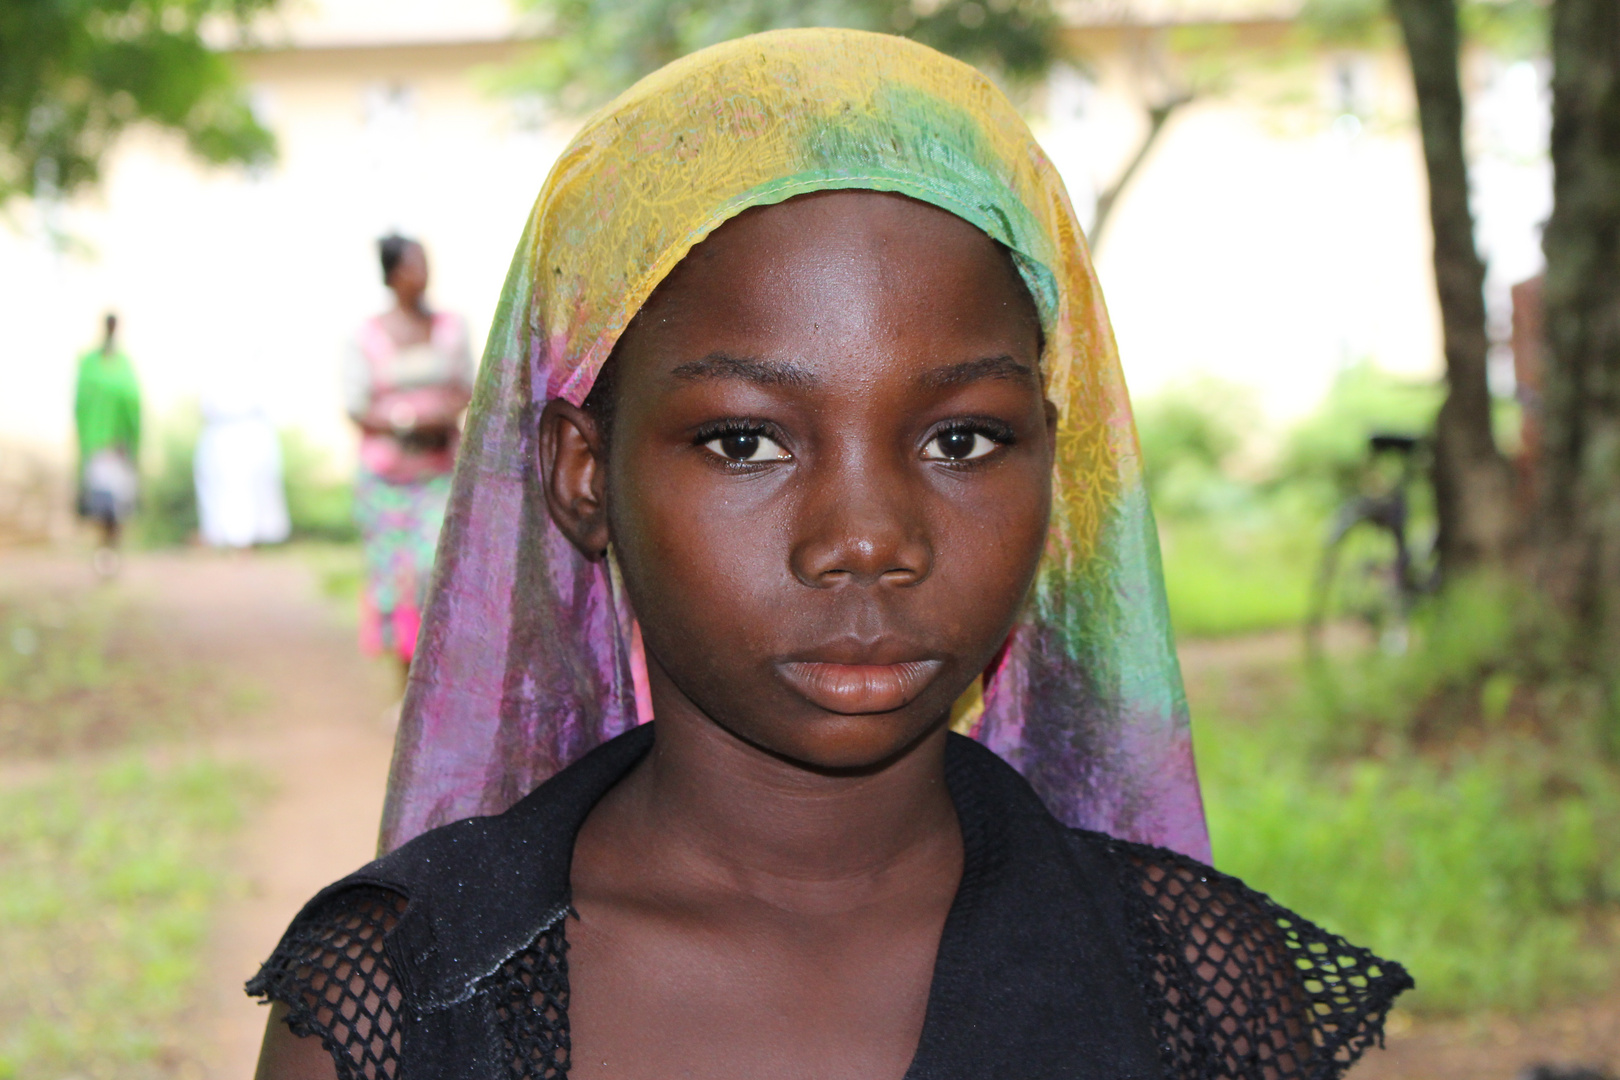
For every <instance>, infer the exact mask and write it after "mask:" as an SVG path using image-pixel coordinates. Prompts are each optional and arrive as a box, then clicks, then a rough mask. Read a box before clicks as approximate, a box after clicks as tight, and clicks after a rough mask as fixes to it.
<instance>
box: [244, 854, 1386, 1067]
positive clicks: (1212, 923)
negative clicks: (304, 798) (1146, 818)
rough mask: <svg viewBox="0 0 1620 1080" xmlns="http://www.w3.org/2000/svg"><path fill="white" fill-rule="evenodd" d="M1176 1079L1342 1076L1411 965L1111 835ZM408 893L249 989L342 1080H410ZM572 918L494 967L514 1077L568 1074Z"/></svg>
mask: <svg viewBox="0 0 1620 1080" xmlns="http://www.w3.org/2000/svg"><path fill="white" fill-rule="evenodd" d="M1107 850H1108V852H1109V854H1110V855H1111V856H1112V858H1113V860H1114V862H1115V865H1116V867H1117V868H1118V870H1119V873H1120V878H1121V884H1122V885H1123V887H1124V891H1125V895H1126V897H1127V905H1126V906H1127V911H1128V922H1129V925H1130V928H1131V936H1132V939H1133V945H1134V946H1135V952H1136V954H1137V956H1138V958H1139V962H1138V967H1139V971H1138V975H1139V976H1140V978H1141V980H1142V984H1143V989H1144V991H1145V997H1146V999H1147V1001H1148V1002H1149V1011H1150V1014H1151V1015H1150V1020H1151V1022H1152V1025H1153V1028H1154V1031H1155V1034H1156V1035H1157V1037H1158V1040H1159V1044H1160V1051H1161V1054H1162V1057H1163V1061H1164V1068H1165V1075H1166V1077H1167V1078H1169V1080H1334V1078H1336V1077H1338V1076H1340V1075H1342V1074H1343V1072H1344V1071H1345V1070H1346V1069H1348V1068H1349V1067H1350V1065H1351V1063H1353V1062H1354V1061H1355V1060H1356V1058H1358V1057H1359V1056H1360V1055H1361V1053H1362V1052H1363V1051H1364V1050H1366V1049H1367V1048H1368V1047H1369V1046H1371V1045H1373V1044H1374V1043H1375V1042H1377V1041H1379V1040H1380V1039H1381V1038H1382V1031H1383V1023H1384V1017H1385V1015H1386V1013H1387V1012H1388V1011H1389V1007H1390V1004H1391V1003H1392V1002H1393V1001H1394V999H1395V997H1396V995H1398V994H1399V993H1401V991H1403V990H1405V989H1407V988H1408V987H1410V986H1411V985H1412V980H1411V978H1410V977H1409V976H1408V975H1407V974H1406V971H1405V970H1404V969H1403V968H1402V967H1401V966H1400V965H1399V964H1396V963H1393V962H1390V961H1387V960H1380V959H1379V958H1377V957H1376V956H1374V955H1373V954H1372V953H1370V952H1368V951H1367V950H1365V949H1361V948H1358V947H1356V946H1354V945H1351V944H1349V943H1348V942H1346V941H1345V940H1344V939H1343V938H1340V937H1337V936H1335V935H1333V934H1329V933H1327V932H1326V931H1324V930H1321V929H1320V928H1318V927H1315V926H1312V925H1311V924H1310V923H1307V922H1305V921H1304V920H1302V919H1300V918H1299V917H1298V916H1296V915H1294V914H1293V913H1292V912H1289V911H1288V910H1286V909H1285V908H1282V907H1280V906H1278V905H1277V904H1275V903H1273V902H1272V901H1271V900H1270V899H1269V898H1267V897H1265V896H1264V895H1262V894H1260V893H1257V892H1255V891H1254V890H1252V889H1250V888H1249V887H1247V886H1246V885H1244V884H1243V883H1242V882H1241V881H1238V880H1237V879H1236V878H1231V877H1228V876H1226V875H1224V874H1220V873H1217V872H1215V871H1213V870H1211V869H1209V868H1208V867H1206V866H1203V865H1202V864H1200V863H1197V862H1194V861H1192V860H1191V859H1187V858H1185V857H1183V856H1180V855H1177V854H1175V853H1173V852H1170V851H1165V850H1163V849H1160V848H1151V847H1144V846H1141V845H1137V844H1128V843H1124V842H1120V841H1109V842H1108V844H1107ZM404 909H405V900H404V898H403V897H402V896H400V895H398V894H397V893H392V892H388V891H385V890H380V889H370V888H356V889H353V890H349V891H347V892H343V893H340V894H338V895H337V896H335V897H333V898H332V901H331V902H330V903H329V904H327V905H325V906H324V907H323V908H322V909H321V910H319V911H316V912H314V913H311V914H309V915H307V916H306V917H304V918H301V919H300V920H299V921H298V922H296V923H294V925H293V926H292V928H291V929H290V930H289V931H288V932H287V936H286V937H285V938H284V939H283V940H282V943H281V945H280V946H279V947H278V948H277V949H276V952H275V954H274V955H273V956H272V957H271V958H270V960H269V961H267V962H266V963H265V965H264V968H263V969H262V970H261V971H260V972H259V974H258V975H257V976H255V977H254V979H253V980H252V982H250V983H249V984H248V992H249V993H250V994H253V995H255V996H261V997H267V998H270V999H272V1000H275V1001H280V1002H283V1003H284V1004H286V1005H287V1006H288V1010H289V1011H288V1015H287V1023H288V1025H289V1026H290V1027H291V1028H292V1030H293V1031H294V1032H295V1033H297V1034H299V1035H314V1036H317V1037H319V1038H320V1039H321V1041H322V1043H323V1044H324V1045H325V1046H326V1048H327V1049H328V1050H329V1051H330V1052H331V1054H332V1060H333V1062H334V1063H335V1064H336V1066H337V1075H338V1077H339V1080H398V1078H399V1077H400V1024H401V1019H402V1013H403V1009H402V1007H401V1000H400V994H399V991H398V990H397V989H395V988H394V987H393V986H392V982H391V978H390V969H389V964H388V959H387V955H386V953H385V952H384V950H383V941H384V938H385V937H386V936H387V934H388V932H389V931H390V930H391V929H392V928H393V926H394V925H395V923H397V922H398V919H399V915H400V913H401V912H403V911H404ZM565 926H566V920H559V921H558V922H557V923H555V924H553V925H552V926H551V927H549V928H548V929H546V930H544V931H542V932H541V933H540V935H539V936H538V937H536V938H535V940H534V941H533V942H532V943H531V944H530V945H529V946H528V948H526V949H524V950H522V951H521V952H519V953H517V954H515V955H514V956H512V957H511V958H510V959H509V960H507V962H506V963H505V964H504V965H502V967H501V968H500V969H499V970H498V971H496V972H494V973H493V974H491V975H490V976H489V977H488V978H487V979H486V980H485V981H484V984H483V985H482V986H480V988H479V993H480V994H482V995H485V996H486V998H487V1000H488V1001H489V1002H490V1005H491V1007H492V1008H493V1010H494V1014H495V1019H496V1024H497V1028H498V1030H499V1031H500V1033H501V1037H502V1039H503V1042H504V1046H505V1050H506V1059H507V1061H508V1063H509V1064H510V1076H511V1078H512V1080H562V1078H565V1077H566V1076H567V1075H568V1064H569V1040H568V962H567V954H568V943H567V940H566V939H565V936H564V933H565Z"/></svg>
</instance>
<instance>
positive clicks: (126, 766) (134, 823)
mask: <svg viewBox="0 0 1620 1080" xmlns="http://www.w3.org/2000/svg"><path fill="white" fill-rule="evenodd" d="M255 791H256V784H255V783H254V782H253V780H252V777H251V776H250V775H248V774H245V773H244V772H243V771H242V770H240V769H233V768H228V767H225V766H221V765H219V764H217V763H214V762H209V761H192V762H187V763H184V764H177V765H172V766H163V767H160V766H154V765H150V764H147V763H144V762H142V761H140V760H138V759H134V758H129V759H124V760H120V761H116V762H112V763H108V764H103V765H101V766H99V767H97V768H94V769H83V768H74V767H71V766H66V765H64V766H62V767H60V768H58V769H56V770H54V771H53V772H51V773H49V774H48V775H45V776H41V777H38V778H35V779H32V780H29V781H27V782H23V783H16V784H13V785H11V786H8V787H7V788H5V789H4V790H0V1078H6V1080H10V1078H12V1077H16V1078H25V1077H26V1078H28V1080H34V1078H42V1077H50V1076H60V1077H68V1076H96V1077H99V1076H109V1077H110V1076H117V1077H120V1078H126V1077H131V1078H140V1077H146V1076H158V1075H167V1074H168V1073H170V1072H172V1067H173V1065H174V1063H175V1062H176V1061H178V1060H181V1059H183V1058H184V1057H185V1055H186V1053H187V1049H186V1048H187V1046H188V1045H189V1042H190V1040H188V1039H187V1038H186V1037H185V1033H184V1032H183V1031H181V1030H179V1028H178V1027H177V1022H178V1015H179V1013H180V1010H181V1009H182V1008H183V1007H184V1006H185V1005H186V1003H187V1000H188V993H189V991H190V988H191V986H192V985H193V982H194V980H195V978H196V976H197V974H198V965H199V962H200V958H201V951H202V949H203V947H204V944H205V940H206V936H207V933H208V930H209V922H210V918H209V916H210V913H211V911H212V909H213V905H214V902H215V901H216V900H217V899H218V898H219V895H220V892H221V890H222V889H223V888H224V887H225V884H226V878H225V876H224V874H223V873H222V872H221V871H220V869H219V866H220V855H221V852H222V850H223V846H224V844H225V842H226V840H227V838H228V837H229V835H230V834H231V832H232V831H233V830H234V829H235V828H236V827H237V826H238V825H239V824H240V822H241V820H242V817H243V815H244V813H245V812H246V810H247V809H248V807H249V805H250V804H251V802H252V801H253V800H254V798H255V795H254V792H255Z"/></svg>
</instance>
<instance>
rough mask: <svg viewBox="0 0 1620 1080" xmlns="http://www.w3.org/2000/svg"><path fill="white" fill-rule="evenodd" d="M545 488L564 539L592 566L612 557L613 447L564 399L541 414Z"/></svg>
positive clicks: (593, 420)
mask: <svg viewBox="0 0 1620 1080" xmlns="http://www.w3.org/2000/svg"><path fill="white" fill-rule="evenodd" d="M540 486H541V488H542V489H543V490H544V491H545V493H546V509H547V510H549V511H551V520H552V521H555V522H556V523H557V528H559V529H561V530H562V534H563V535H564V536H566V537H568V539H569V540H570V541H571V542H572V543H573V545H574V546H575V547H576V548H578V549H579V551H580V554H582V555H584V556H585V557H586V558H587V559H590V560H591V561H593V562H594V561H596V560H597V559H601V558H603V557H604V556H605V555H606V554H607V545H608V523H607V499H606V491H607V447H606V445H605V444H604V442H603V440H602V433H601V430H600V429H599V428H598V427H597V425H596V418H595V417H593V416H591V414H590V413H588V412H586V411H585V410H584V409H581V408H580V407H579V406H577V405H571V404H569V403H568V402H566V401H563V400H562V399H560V398H555V399H553V400H551V401H548V402H546V407H545V410H544V411H543V412H542V413H541V414H540Z"/></svg>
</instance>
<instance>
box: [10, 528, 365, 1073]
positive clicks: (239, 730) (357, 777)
mask: <svg viewBox="0 0 1620 1080" xmlns="http://www.w3.org/2000/svg"><path fill="white" fill-rule="evenodd" d="M36 570H37V571H38V572H39V573H46V574H67V575H71V574H78V573H82V572H83V571H82V563H80V562H78V561H77V560H62V559H50V560H45V559H41V560H40V562H39V563H38V565H37V567H36ZM118 587H119V588H121V589H124V590H127V591H128V592H129V593H130V594H131V595H132V596H134V597H136V598H138V599H139V600H140V602H141V603H142V605H143V606H145V607H148V608H150V609H151V610H152V611H153V612H154V613H155V614H157V615H160V616H161V617H162V620H163V623H164V624H165V625H166V626H170V627H172V632H173V633H175V634H176V635H178V636H180V637H182V638H183V639H184V646H185V648H186V651H187V652H188V653H190V654H191V655H193V656H194V657H195V658H196V659H197V660H199V661H201V662H203V663H207V664H210V665H217V667H218V668H219V669H220V670H221V671H222V673H223V674H224V675H225V677H226V678H228V679H230V680H232V682H233V683H237V684H240V685H245V686H248V687H251V688H253V689H254V690H256V691H257V692H258V694H257V695H256V696H258V697H260V699H261V700H260V701H259V703H258V705H257V706H256V707H255V708H253V709H251V710H250V711H249V713H248V714H247V715H245V716H242V717H238V718H236V719H233V720H229V721H227V722H226V723H225V725H224V726H222V727H221V728H220V730H218V731H217V733H216V734H213V735H211V736H210V737H209V739H208V741H209V743H210V744H211V745H212V749H213V751H214V752H215V753H216V754H217V755H218V756H219V757H221V758H223V759H226V760H237V761H243V762H246V763H248V764H250V765H251V766H252V767H253V768H254V769H255V771H256V772H258V773H259V774H260V775H263V776H264V777H266V778H267V779H268V780H269V782H270V785H271V788H270V792H269V794H268V796H267V798H266V799H265V801H264V802H263V803H262V804H261V805H260V807H259V809H258V810H257V811H256V812H255V813H254V814H253V815H252V816H251V818H250V819H249V821H248V823H247V825H246V826H245V827H244V829H243V831H242V833H241V834H240V835H239V837H238V841H237V844H236V856H235V859H234V863H235V866H234V867H233V869H234V870H235V877H236V880H237V882H238V884H239V887H238V889H237V891H236V892H235V894H234V895H233V897H232V899H231V900H230V901H228V902H227V903H226V904H225V906H224V908H223V909H222V910H221V911H220V912H219V915H218V917H217V921H216V924H215V931H214V935H213V941H212V945H211V954H210V955H209V956H208V958H207V963H206V970H207V973H208V974H207V977H206V983H205V985H204V986H203V987H202V988H201V994H200V997H199V1005H198V1015H197V1016H196V1018H195V1026H194V1027H193V1030H196V1031H197V1032H198V1033H199V1035H200V1038H199V1040H198V1044H197V1045H196V1047H195V1049H196V1052H197V1055H198V1058H199V1059H200V1060H201V1063H202V1064H203V1065H204V1066H205V1075H206V1076H207V1077H209V1078H210V1080H212V1078H215V1077H217V1078H219V1080H245V1078H247V1077H251V1076H252V1075H253V1068H254V1063H255V1061H256V1060H257V1056H258V1045H259V1039H260V1037H261V1036H262V1034H263V1030H264V1016H265V1014H264V1011H263V1009H261V1008H260V1007H258V1006H257V1005H256V1004H254V1003H253V1002H252V1001H250V1000H249V999H248V998H247V997H246V996H244V995H243V993H242V983H243V981H244V980H246V979H247V978H248V976H249V975H251V974H252V973H253V972H254V971H255V970H256V969H257V967H258V964H259V962H260V961H261V960H263V959H264V957H265V956H266V955H268V954H269V952H270V950H271V948H273V947H274V945H275V942H276V939H277V938H278V937H279V936H280V933H281V931H282V929H283V928H285V926H286V925H287V923H288V921H289V920H290V919H291V918H292V917H293V915H295V914H296V913H297V911H298V909H299V907H300V906H301V905H302V904H303V902H304V901H305V900H307V899H308V898H309V897H310V896H311V895H313V894H314V893H315V891H316V890H318V889H319V888H321V886H323V885H325V884H327V883H328V882H330V881H332V880H333V879H335V878H338V877H341V876H343V875H344V874H346V873H348V872H349V871H350V870H353V869H355V868H356V867H358V866H360V865H361V864H363V863H364V862H366V861H367V860H368V859H370V858H371V857H372V855H373V853H374V847H375V844H376V835H377V817H378V813H379V811H380V809H381V806H382V796H383V788H384V785H385V783H386V780H387V773H388V762H389V756H390V753H391V751H392V747H393V732H392V730H391V728H390V726H389V724H388V722H387V718H386V710H388V708H389V705H390V703H391V699H392V697H393V690H394V687H393V685H392V684H393V679H392V678H391V673H390V672H389V670H388V669H387V668H386V667H385V666H383V665H382V664H380V663H377V662H371V661H367V660H365V659H364V658H362V657H361V656H360V655H359V653H358V652H357V650H356V647H355V640H354V633H353V630H352V629H351V628H350V627H349V626H348V625H346V624H345V621H344V618H343V612H342V610H341V609H340V608H339V607H338V605H336V604H335V603H333V602H332V601H330V600H328V599H326V598H324V597H322V596H321V595H320V591H319V587H318V582H317V581H316V578H315V575H314V574H313V573H312V572H311V570H310V569H309V567H308V565H307V564H306V563H305V562H304V561H303V560H301V559H300V558H299V557H298V556H297V555H296V554H292V553H273V554H267V555H247V556H239V557H232V556H224V555H215V554H212V553H207V552H185V553H173V554H168V553H165V554H156V555H136V556H133V557H131V558H130V559H129V560H128V561H127V563H126V565H125V567H124V572H123V573H122V575H121V579H120V581H119V585H118Z"/></svg>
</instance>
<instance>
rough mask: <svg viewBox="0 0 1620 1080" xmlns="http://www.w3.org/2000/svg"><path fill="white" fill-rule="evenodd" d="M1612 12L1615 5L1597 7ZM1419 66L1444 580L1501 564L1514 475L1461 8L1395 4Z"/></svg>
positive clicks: (1449, 2)
mask: <svg viewBox="0 0 1620 1080" xmlns="http://www.w3.org/2000/svg"><path fill="white" fill-rule="evenodd" d="M1597 2H1607V3H1611V4H1612V3H1614V2H1615V0H1597ZM1391 5H1392V6H1393V8H1394V11H1395V15H1396V18H1397V19H1399V21H1400V24H1401V34H1402V36H1403V37H1404V38H1405V40H1406V51H1407V55H1408V56H1409V57H1410V58H1411V64H1412V82H1413V85H1414V87H1415V89H1416V91H1417V105H1418V119H1419V123H1420V126H1421V129H1422V133H1423V159H1424V163H1425V164H1426V165H1427V167H1428V174H1429V220H1430V222H1431V224H1432V226H1433V230H1434V278H1435V287H1436V289H1437V290H1438V292H1439V295H1440V319H1441V325H1442V329H1443V331H1444V336H1445V353H1446V400H1445V403H1444V404H1443V405H1442V406H1441V408H1440V415H1439V417H1438V419H1437V420H1436V422H1435V433H1434V435H1435V438H1434V443H1435V445H1434V492H1435V504H1436V512H1437V514H1438V517H1439V519H1440V520H1439V523H1440V535H1439V552H1440V569H1441V573H1442V575H1443V576H1446V577H1450V576H1454V575H1455V574H1456V573H1457V572H1458V571H1460V570H1467V569H1471V568H1475V567H1479V566H1482V565H1488V564H1494V563H1500V562H1501V561H1502V560H1503V559H1504V558H1505V556H1506V554H1507V551H1508V548H1509V546H1510V544H1511V542H1512V541H1513V539H1514V535H1513V534H1514V520H1515V515H1514V512H1513V474H1512V470H1511V469H1510V468H1509V466H1508V463H1507V461H1506V460H1505V459H1503V457H1502V455H1501V454H1500V453H1499V452H1498V451H1497V449H1496V439H1495V436H1494V435H1493V434H1492V432H1491V396H1490V389H1489V387H1488V386H1487V385H1486V381H1485V354H1486V351H1487V349H1488V348H1489V346H1490V341H1489V338H1488V337H1487V336H1486V332H1485V264H1484V263H1483V262H1481V261H1480V258H1479V252H1478V251H1477V250H1476V249H1475V247H1474V217H1473V213H1472V212H1471V211H1470V210H1469V207H1468V161H1467V158H1466V157H1465V155H1464V152H1463V99H1462V83H1461V79H1460V76H1459V74H1458V61H1459V50H1460V33H1459V30H1458V26H1457V5H1456V3H1455V0H1391Z"/></svg>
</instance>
